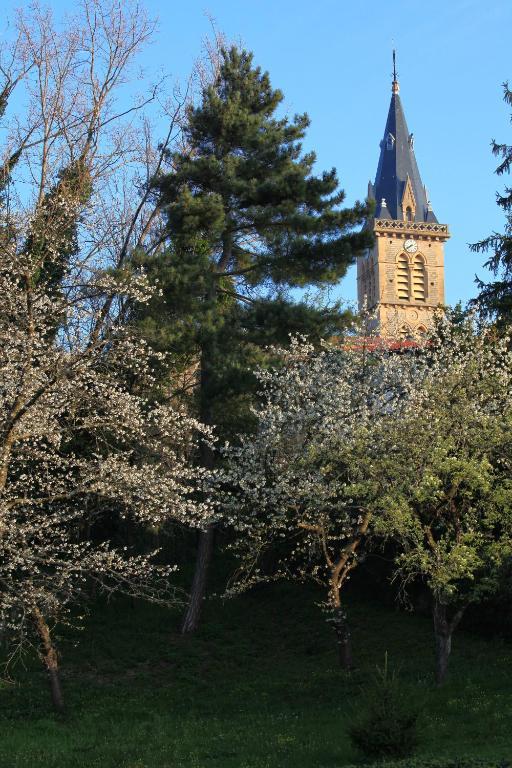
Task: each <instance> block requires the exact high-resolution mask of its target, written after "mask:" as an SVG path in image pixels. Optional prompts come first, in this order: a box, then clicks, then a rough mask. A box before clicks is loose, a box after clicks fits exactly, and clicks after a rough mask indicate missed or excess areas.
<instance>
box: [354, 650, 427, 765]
mask: <svg viewBox="0 0 512 768" xmlns="http://www.w3.org/2000/svg"><path fill="white" fill-rule="evenodd" d="M418 715H419V712H418V710H417V709H416V708H415V707H414V706H412V705H411V702H410V701H406V698H405V696H404V694H403V688H402V686H401V685H400V681H399V680H398V678H397V676H396V675H395V674H394V673H392V674H390V673H389V671H388V659H387V653H386V655H385V659H384V667H383V668H382V669H380V668H377V676H376V678H375V680H374V684H373V685H371V686H370V687H369V688H368V690H367V694H366V697H365V700H364V704H363V707H362V708H361V710H360V712H359V714H358V716H357V718H356V720H355V722H354V723H353V725H352V726H351V727H350V729H349V736H350V740H351V742H352V744H353V745H354V746H355V747H356V748H357V749H358V750H359V751H360V752H361V754H362V755H364V757H367V758H385V757H407V756H409V755H411V754H412V753H413V752H414V750H415V748H416V746H417V744H418Z"/></svg>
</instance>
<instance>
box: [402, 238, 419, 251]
mask: <svg viewBox="0 0 512 768" xmlns="http://www.w3.org/2000/svg"><path fill="white" fill-rule="evenodd" d="M404 248H405V250H406V251H407V253H416V251H417V250H418V243H417V242H416V240H406V241H405V243H404Z"/></svg>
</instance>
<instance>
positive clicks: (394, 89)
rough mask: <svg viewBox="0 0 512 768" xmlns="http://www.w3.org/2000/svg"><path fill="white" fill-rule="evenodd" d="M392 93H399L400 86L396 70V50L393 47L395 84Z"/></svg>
mask: <svg viewBox="0 0 512 768" xmlns="http://www.w3.org/2000/svg"><path fill="white" fill-rule="evenodd" d="M391 92H392V93H399V92H400V86H399V84H398V73H397V71H396V51H395V49H394V48H393V84H392V86H391Z"/></svg>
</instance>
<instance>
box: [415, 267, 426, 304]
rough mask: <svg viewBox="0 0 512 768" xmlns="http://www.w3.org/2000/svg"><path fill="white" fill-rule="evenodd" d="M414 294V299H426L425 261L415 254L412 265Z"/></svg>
mask: <svg viewBox="0 0 512 768" xmlns="http://www.w3.org/2000/svg"><path fill="white" fill-rule="evenodd" d="M412 295H413V298H414V301H425V263H424V261H423V259H422V258H421V256H415V257H414V262H413V265H412Z"/></svg>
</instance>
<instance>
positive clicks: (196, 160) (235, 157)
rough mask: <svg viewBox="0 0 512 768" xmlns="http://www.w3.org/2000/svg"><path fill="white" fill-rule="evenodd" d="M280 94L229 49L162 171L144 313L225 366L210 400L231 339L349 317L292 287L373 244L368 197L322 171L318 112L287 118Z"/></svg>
mask: <svg viewBox="0 0 512 768" xmlns="http://www.w3.org/2000/svg"><path fill="white" fill-rule="evenodd" d="M282 100H283V94H282V93H281V91H279V90H275V89H273V88H272V86H271V83H270V79H269V76H268V74H267V73H263V72H262V71H261V70H260V69H259V68H258V67H255V66H254V64H253V60H252V55H251V54H250V53H247V52H246V51H241V50H238V49H237V48H231V49H230V50H223V52H222V61H221V66H220V69H219V73H218V76H217V78H216V80H215V82H214V83H213V84H212V85H211V86H209V87H208V88H206V89H205V90H204V92H203V97H202V100H201V103H200V104H199V105H198V106H196V107H193V108H191V109H190V110H189V113H188V122H187V125H186V128H185V144H186V151H183V152H174V153H172V154H171V155H169V157H168V160H169V164H170V167H171V168H172V171H171V172H169V173H167V174H163V175H161V176H160V177H159V178H158V179H156V180H155V188H156V190H157V194H158V195H159V202H160V204H161V205H162V207H163V208H164V210H165V212H166V216H167V221H168V232H167V234H168V239H167V246H166V249H165V250H164V251H163V252H161V253H160V254H158V255H157V256H154V257H153V258H152V259H151V260H150V261H148V259H147V258H144V259H143V261H144V265H145V267H146V269H148V271H149V272H150V274H152V275H153V276H154V277H155V279H158V281H159V285H160V287H161V289H162V295H161V296H160V297H159V298H158V299H156V300H155V302H154V303H153V304H151V305H149V306H148V307H147V308H145V309H144V310H143V311H142V315H140V317H139V322H141V323H142V325H143V327H144V328H145V332H146V333H147V334H148V337H149V338H150V339H151V340H152V342H153V343H156V344H157V345H158V346H160V347H164V348H167V349H170V350H172V351H173V352H175V353H176V354H178V355H182V356H183V357H184V359H186V358H187V357H189V356H190V355H195V356H196V357H197V356H198V355H201V356H202V358H203V363H205V364H206V365H208V366H209V367H210V368H212V367H213V369H215V370H214V371H213V370H212V375H211V376H210V378H209V385H208V386H209V387H213V390H212V391H211V392H209V393H208V396H207V399H208V400H209V401H210V403H211V400H212V395H213V394H215V393H216V394H217V395H218V394H219V388H220V389H223V386H222V385H221V384H220V383H219V381H217V385H214V382H213V379H215V378H217V379H218V375H219V372H220V370H221V369H222V368H224V367H225V363H226V355H227V349H226V348H227V347H228V348H229V350H230V352H231V355H232V354H233V351H234V349H237V350H239V354H241V350H242V347H246V348H247V346H248V345H250V346H251V347H253V346H255V347H256V348H258V347H260V346H261V345H263V344H268V343H273V342H274V341H279V342H282V341H283V340H284V339H285V338H286V336H287V335H288V333H290V332H303V333H311V334H312V335H313V336H314V337H317V338H318V337H320V336H323V335H329V334H332V333H335V332H337V331H339V330H340V328H342V327H343V326H344V325H346V322H347V313H343V312H341V311H340V309H339V307H337V306H335V307H333V308H332V309H325V308H321V309H318V310H315V309H314V308H313V307H312V306H311V305H308V304H307V303H305V302H302V301H298V300H294V299H293V297H292V296H290V290H291V289H293V288H297V287H306V286H325V285H329V284H335V283H336V282H337V281H339V280H340V278H341V277H343V275H344V274H345V272H346V270H347V268H348V266H349V265H350V264H352V263H353V261H354V258H355V255H356V254H357V253H358V252H359V251H361V250H362V249H363V248H365V247H366V246H367V245H368V244H369V235H368V234H367V233H366V232H361V231H355V229H356V227H357V228H358V230H360V229H361V226H360V225H362V224H363V222H364V220H365V217H366V216H367V215H368V210H367V208H366V206H364V205H362V204H360V203H357V204H356V205H355V206H354V207H353V208H342V207H341V206H342V203H343V201H344V198H345V194H344V192H343V191H341V190H339V189H338V179H337V176H336V171H335V170H334V169H332V170H330V171H328V172H324V173H322V174H321V175H315V174H314V172H313V168H314V164H315V155H314V153H312V152H310V153H303V151H302V145H301V141H302V140H303V138H304V136H305V133H306V129H307V127H308V125H309V119H308V117H307V115H297V116H295V117H294V118H293V119H292V120H289V119H288V118H286V117H278V116H277V115H276V111H277V110H278V108H279V106H280V105H281V102H282ZM242 357H244V358H246V359H245V362H247V349H246V351H245V353H244V354H243V355H242ZM206 358H208V360H206ZM214 358H216V361H215V363H213V359H214ZM249 358H251V355H249ZM249 362H250V360H249ZM253 362H254V360H253ZM203 394H204V393H203ZM204 415H205V414H204V413H203V417H204Z"/></svg>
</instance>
